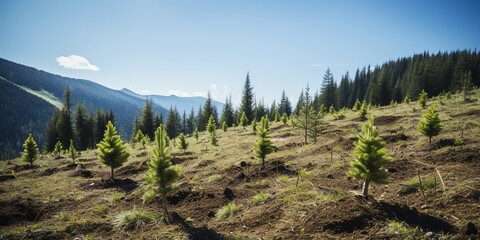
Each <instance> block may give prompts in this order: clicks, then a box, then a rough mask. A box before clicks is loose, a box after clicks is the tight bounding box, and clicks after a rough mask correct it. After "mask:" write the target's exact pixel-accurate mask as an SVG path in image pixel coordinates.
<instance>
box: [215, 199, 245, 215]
mask: <svg viewBox="0 0 480 240" xmlns="http://www.w3.org/2000/svg"><path fill="white" fill-rule="evenodd" d="M238 210H239V209H238V206H237V204H235V203H234V202H231V203H229V204H227V205H225V206H223V207H222V208H220V209H218V211H217V214H215V216H216V217H217V219H224V218H229V217H233V216H235V215H236V214H237V212H238Z"/></svg>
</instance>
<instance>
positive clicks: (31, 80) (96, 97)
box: [0, 58, 167, 154]
mask: <svg viewBox="0 0 480 240" xmlns="http://www.w3.org/2000/svg"><path fill="white" fill-rule="evenodd" d="M0 77H3V78H4V79H6V80H7V81H10V82H12V83H15V84H17V85H19V86H24V87H27V88H29V89H32V90H35V91H42V90H43V91H46V92H48V93H51V94H52V95H53V96H54V97H56V98H57V99H63V93H64V91H65V88H66V87H67V86H68V87H70V89H71V91H72V93H71V101H72V106H73V108H75V106H76V105H77V104H84V105H85V106H86V108H87V111H88V112H96V111H97V110H103V111H105V112H108V111H109V110H112V111H113V112H114V114H115V119H116V124H117V126H118V129H119V132H120V134H122V135H123V136H124V137H129V136H130V133H131V132H132V127H133V121H134V118H135V116H136V115H137V114H139V113H140V110H141V108H142V107H143V105H144V104H145V100H142V99H139V98H136V97H132V96H129V95H127V94H124V93H122V92H121V91H117V90H113V89H109V88H107V87H104V86H102V85H99V84H97V83H94V82H91V81H88V80H81V79H73V78H67V77H62V76H58V75H54V74H51V73H47V72H44V71H41V70H37V69H35V68H32V67H28V66H24V65H21V64H17V63H14V62H11V61H8V60H5V59H1V58H0ZM3 82H5V81H3ZM2 84H3V85H5V83H2ZM12 86H13V85H12ZM12 86H9V88H7V87H2V88H0V92H1V96H2V101H1V102H0V104H1V105H2V106H4V105H5V106H8V107H4V108H2V115H4V116H8V117H9V119H11V121H10V122H7V121H6V119H8V118H2V120H1V121H0V122H1V125H2V126H6V128H8V129H9V130H8V131H1V132H0V146H7V145H9V146H10V147H11V148H13V152H12V153H15V154H18V153H19V151H20V148H21V144H20V142H19V140H18V139H23V140H24V139H25V138H26V136H27V135H28V132H32V133H36V134H37V135H38V137H35V139H38V141H39V145H40V146H41V147H43V143H44V142H43V137H44V134H45V132H46V127H47V123H48V120H49V119H50V118H51V117H52V114H53V105H50V104H48V103H47V102H45V101H44V102H45V104H44V105H35V104H36V103H35V101H32V102H29V101H28V100H29V99H31V98H32V96H27V95H30V94H29V93H27V92H25V91H22V90H20V89H19V88H18V87H15V86H13V87H15V91H17V92H18V91H20V92H21V94H17V95H15V96H14V97H12V98H9V97H8V96H10V95H12V94H13V93H12V92H11V91H9V89H10V88H13V87H12ZM20 98H21V100H22V102H20V100H19V99H20ZM29 111H35V112H39V113H29ZM154 111H155V112H157V113H162V114H163V115H166V112H167V111H166V110H165V109H164V108H162V107H160V106H158V105H156V104H155V105H154ZM29 114H30V115H29ZM31 114H36V116H38V117H34V118H32V115H31ZM47 115H48V116H47ZM13 116H15V118H13ZM3 119H5V120H3ZM30 121H31V122H32V123H34V124H35V127H29V126H31V124H30ZM29 124H30V125H29ZM14 129H16V130H18V129H24V131H15V132H14V133H13V130H14ZM16 135H21V136H18V139H16V137H14V136H16ZM34 135H35V134H34ZM7 143H8V144H7ZM2 152H4V151H2Z"/></svg>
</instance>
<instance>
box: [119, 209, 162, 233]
mask: <svg viewBox="0 0 480 240" xmlns="http://www.w3.org/2000/svg"><path fill="white" fill-rule="evenodd" d="M159 218H160V216H159V215H157V214H153V213H148V212H143V211H137V210H133V211H129V212H123V213H120V214H118V215H116V216H115V217H114V219H113V225H114V226H115V227H117V228H120V229H122V230H127V231H128V230H137V229H141V228H143V227H145V226H146V225H147V224H148V223H151V222H153V221H155V220H157V219H159Z"/></svg>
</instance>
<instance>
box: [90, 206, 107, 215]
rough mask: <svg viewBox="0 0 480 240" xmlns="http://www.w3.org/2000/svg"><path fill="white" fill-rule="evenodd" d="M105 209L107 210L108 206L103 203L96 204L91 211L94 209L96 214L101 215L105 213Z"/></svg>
mask: <svg viewBox="0 0 480 240" xmlns="http://www.w3.org/2000/svg"><path fill="white" fill-rule="evenodd" d="M107 210H108V207H107V205H105V204H100V205H97V206H96V207H95V209H93V211H94V212H95V213H96V214H98V215H103V214H105V213H106V212H107Z"/></svg>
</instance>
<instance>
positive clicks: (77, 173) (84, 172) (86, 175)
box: [71, 169, 93, 178]
mask: <svg viewBox="0 0 480 240" xmlns="http://www.w3.org/2000/svg"><path fill="white" fill-rule="evenodd" d="M71 176H72V177H84V178H91V177H93V175H92V172H90V171H88V170H86V169H79V170H75V172H73V174H72V175H71Z"/></svg>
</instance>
